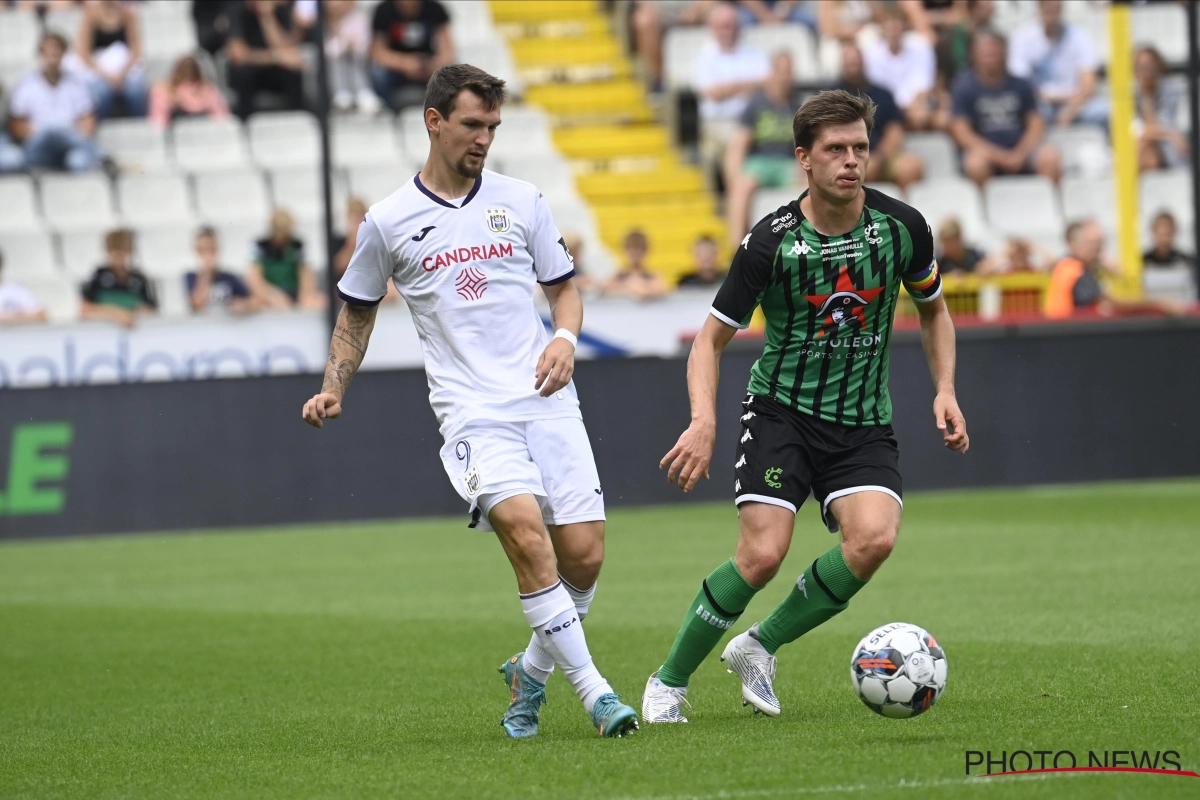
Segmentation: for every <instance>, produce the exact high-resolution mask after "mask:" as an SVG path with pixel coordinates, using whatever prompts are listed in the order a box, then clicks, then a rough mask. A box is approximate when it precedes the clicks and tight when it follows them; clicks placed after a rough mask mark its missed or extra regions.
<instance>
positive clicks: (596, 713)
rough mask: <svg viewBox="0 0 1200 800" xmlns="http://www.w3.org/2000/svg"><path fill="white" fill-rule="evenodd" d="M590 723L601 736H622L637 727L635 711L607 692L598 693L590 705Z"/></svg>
mask: <svg viewBox="0 0 1200 800" xmlns="http://www.w3.org/2000/svg"><path fill="white" fill-rule="evenodd" d="M592 724H593V725H595V726H596V730H598V731H600V735H601V736H624V735H625V734H627V733H633V732H634V731H636V730H637V729H638V718H637V712H636V711H634V710H633V709H632V708H630V707H629V706H627V705H625V704H624V703H622V702H621V701H620V700H618V699H617V696H616V695H615V694H613V693H612V692H609V693H608V694H602V695H600V697H598V698H597V699H596V705H594V706H592Z"/></svg>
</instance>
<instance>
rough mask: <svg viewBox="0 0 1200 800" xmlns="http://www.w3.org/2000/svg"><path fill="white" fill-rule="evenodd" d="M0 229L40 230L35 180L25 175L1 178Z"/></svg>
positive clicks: (40, 220)
mask: <svg viewBox="0 0 1200 800" xmlns="http://www.w3.org/2000/svg"><path fill="white" fill-rule="evenodd" d="M0 209H3V213H0V231H40V230H42V218H41V216H39V214H38V204H37V195H36V193H35V192H34V189H33V180H32V179H31V178H28V177H26V176H25V175H12V176H9V177H4V178H0Z"/></svg>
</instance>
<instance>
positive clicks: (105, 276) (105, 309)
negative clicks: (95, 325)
mask: <svg viewBox="0 0 1200 800" xmlns="http://www.w3.org/2000/svg"><path fill="white" fill-rule="evenodd" d="M104 249H105V251H106V252H107V253H108V263H107V264H104V265H102V266H100V267H97V268H96V271H95V272H94V273H93V274H92V278H91V280H89V281H88V282H87V283H86V284H84V287H83V302H82V303H81V305H80V308H79V317H80V319H106V320H110V321H112V322H116V323H117V324H119V325H122V326H124V327H126V328H132V327H133V326H134V323H136V322H137V320H138V317H141V316H145V315H147V314H152V313H154V312H156V311H157V310H158V302H157V301H156V300H155V299H154V290H153V289H152V288H151V286H150V280H149V278H147V277H146V276H145V275H143V274H142V273H141V271H140V270H137V269H134V268H133V231H131V230H128V229H127V228H118V229H117V230H115V231H111V232H109V234H108V235H107V236H105V237H104Z"/></svg>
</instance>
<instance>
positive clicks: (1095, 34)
mask: <svg viewBox="0 0 1200 800" xmlns="http://www.w3.org/2000/svg"><path fill="white" fill-rule="evenodd" d="M1027 6H1030V7H1032V8H1031V10H1032V12H1033V13H1032V18H1033V19H1037V4H1036V3H1029V4H1027ZM1063 12H1064V13H1063V18H1064V19H1065V20H1066V22H1067V23H1068V24H1071V25H1076V26H1078V27H1080V28H1083V30H1084V31H1086V32H1087V34H1088V37H1089V38H1091V40H1092V45H1093V46H1094V47H1095V49H1096V58H1097V59H1099V61H1100V63H1101V64H1107V63H1108V59H1109V50H1110V48H1109V44H1110V39H1109V34H1108V9H1107V8H1105V7H1104V5H1102V4H1097V3H1075V2H1067V3H1063ZM1134 16H1135V17H1136V16H1137V15H1136V14H1134ZM1135 29H1136V25H1135ZM1134 41H1135V42H1136V41H1137V38H1136V36H1135V37H1134ZM1101 96H1106V95H1104V94H1101Z"/></svg>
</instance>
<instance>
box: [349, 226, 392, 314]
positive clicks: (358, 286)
mask: <svg viewBox="0 0 1200 800" xmlns="http://www.w3.org/2000/svg"><path fill="white" fill-rule="evenodd" d="M394 270H395V264H394V262H393V261H392V253H391V251H390V250H389V249H388V246H387V242H385V241H384V239H383V232H382V231H380V230H379V225H378V224H376V222H375V218H374V217H373V216H372V215H371V212H369V211H368V212H367V216H366V219H364V220H363V221H362V222H361V223H360V224H359V226H358V241H357V242H355V245H354V255H352V256H350V264H349V266H347V267H346V274H345V275H343V276H342V279H341V280H340V281H338V285H337V293H338V297H340V298H342V299H343V300H345V301H346V302H347V303H349V304H350V305H352V306H373V305H376V304H377V303H379V301H380V300H382V299H383V298H384V297H386V296H387V281H388V278H390V277H391V276H392V272H393V271H394Z"/></svg>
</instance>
